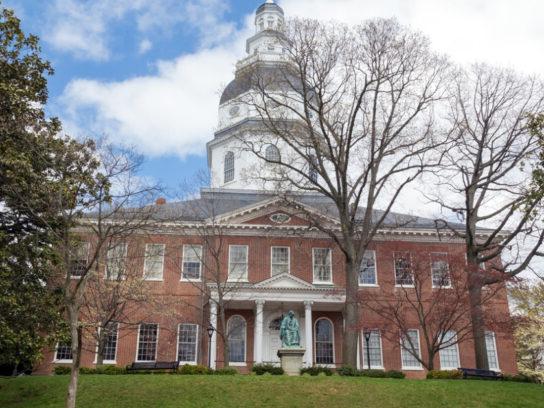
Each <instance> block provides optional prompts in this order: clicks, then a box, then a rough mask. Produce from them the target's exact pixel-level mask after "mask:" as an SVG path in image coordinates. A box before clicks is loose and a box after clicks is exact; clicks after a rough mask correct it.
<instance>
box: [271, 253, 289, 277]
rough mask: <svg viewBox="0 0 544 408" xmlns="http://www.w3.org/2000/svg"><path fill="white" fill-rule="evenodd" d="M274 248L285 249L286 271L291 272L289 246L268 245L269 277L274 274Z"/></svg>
mask: <svg viewBox="0 0 544 408" xmlns="http://www.w3.org/2000/svg"><path fill="white" fill-rule="evenodd" d="M275 248H280V249H287V273H288V274H291V248H290V247H288V246H272V247H270V276H271V277H272V276H276V275H274V249H275ZM277 275H279V274H277Z"/></svg>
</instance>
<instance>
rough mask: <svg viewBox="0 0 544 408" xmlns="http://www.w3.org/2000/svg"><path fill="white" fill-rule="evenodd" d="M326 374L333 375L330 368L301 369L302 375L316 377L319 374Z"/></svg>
mask: <svg viewBox="0 0 544 408" xmlns="http://www.w3.org/2000/svg"><path fill="white" fill-rule="evenodd" d="M321 373H323V374H325V375H326V376H331V375H332V370H331V369H330V368H328V367H321V366H313V367H306V368H301V369H300V375H304V374H310V375H311V376H314V377H315V376H316V375H319V374H321Z"/></svg>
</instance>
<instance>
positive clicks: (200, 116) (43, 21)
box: [3, 0, 544, 195]
mask: <svg viewBox="0 0 544 408" xmlns="http://www.w3.org/2000/svg"><path fill="white" fill-rule="evenodd" d="M263 1H264V0H258V1H254V0H3V4H4V5H6V6H8V7H12V8H14V9H15V10H16V12H17V15H18V16H19V17H20V18H21V19H22V25H23V28H24V30H25V31H26V32H29V33H33V34H37V35H38V36H39V37H40V39H41V44H42V48H43V56H44V57H45V58H47V59H48V60H50V61H51V62H52V64H53V66H54V68H55V75H54V76H53V77H51V78H50V80H49V90H50V99H49V103H48V105H47V111H48V113H49V114H50V115H54V116H58V117H59V118H60V119H61V120H62V122H63V124H64V129H65V131H66V132H67V133H69V134H71V135H73V136H76V137H100V136H107V137H109V138H110V139H111V140H112V141H113V142H115V143H118V144H123V145H127V146H133V147H135V148H136V149H137V150H138V151H139V152H140V153H141V154H142V155H144V157H145V163H144V166H143V169H142V175H143V176H146V177H149V178H151V179H154V180H156V181H158V182H161V183H162V184H163V185H164V186H165V187H166V188H167V189H169V190H168V191H170V192H171V193H172V195H175V191H176V190H177V189H178V188H179V186H180V184H182V183H183V181H184V180H186V179H190V178H191V177H192V176H193V175H194V174H195V172H197V171H199V170H201V169H205V168H206V167H207V161H206V142H207V141H209V140H211V139H212V138H213V133H214V129H215V127H216V122H217V108H218V103H219V96H220V93H221V90H222V88H223V87H224V86H225V85H226V84H227V83H228V82H229V81H230V80H231V79H232V78H233V71H234V64H235V62H236V60H237V59H239V58H241V57H243V56H244V52H245V39H246V38H247V37H249V36H250V35H251V33H252V32H253V27H252V24H253V21H252V17H253V13H254V11H255V9H256V8H257V7H258V6H259V5H260V4H261V3H262V2H263ZM278 3H279V4H280V5H281V6H282V7H283V8H284V10H285V13H286V16H287V17H290V16H300V17H311V18H318V19H322V20H336V21H341V22H347V23H353V24H356V23H360V22H362V21H364V20H365V19H369V18H374V17H395V18H396V19H398V20H399V21H400V22H401V23H402V24H405V25H408V26H410V27H411V28H413V29H414V30H419V31H422V32H423V33H424V34H426V35H427V36H428V37H429V38H430V40H431V42H432V44H433V47H434V48H435V49H436V50H437V51H439V52H443V53H446V54H449V55H450V56H451V58H452V59H453V60H454V61H456V62H458V63H460V64H470V63H473V62H480V61H484V62H489V63H492V64H497V65H501V66H506V67H510V68H514V69H516V70H518V71H521V72H523V73H529V74H532V73H540V72H542V71H543V70H544V24H542V15H544V1H542V0H518V1H516V2H513V1H512V0H440V1H438V0H380V1H376V0H372V1H369V0H280V1H278Z"/></svg>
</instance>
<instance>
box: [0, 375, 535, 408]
mask: <svg viewBox="0 0 544 408" xmlns="http://www.w3.org/2000/svg"><path fill="white" fill-rule="evenodd" d="M67 382H68V376H52V377H38V376H36V377H22V378H0V407H2V408H8V407H40V408H45V407H61V406H62V404H63V401H64V394H65V391H66V384H67ZM78 406H79V407H100V408H105V407H130V408H138V407H146V408H149V407H161V408H163V407H203V408H204V407H205V408H212V407H221V408H227V407H236V408H239V407H276V408H280V407H281V408H283V407H296V408H304V407H308V408H310V407H312V408H313V407H327V408H333V407H365V408H370V407H380V408H389V407H418V408H419V407H463V408H468V407H497V408H498V407H501V408H503V407H524V408H530V407H539V408H542V407H544V386H542V385H536V384H522V383H513V382H492V381H461V380H432V381H429V380H420V381H416V380H412V381H411V380H394V379H375V378H360V377H350V378H347V377H339V376H333V377H306V376H305V377H294V378H289V377H285V376H282V377H271V376H263V377H257V376H242V375H238V376H182V375H119V376H114V375H83V376H81V378H80V388H79V398H78Z"/></svg>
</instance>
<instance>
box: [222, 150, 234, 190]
mask: <svg viewBox="0 0 544 408" xmlns="http://www.w3.org/2000/svg"><path fill="white" fill-rule="evenodd" d="M233 180H234V153H233V152H227V154H225V167H224V183H228V182H229V181H233Z"/></svg>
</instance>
